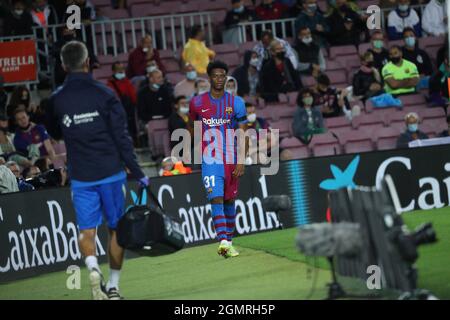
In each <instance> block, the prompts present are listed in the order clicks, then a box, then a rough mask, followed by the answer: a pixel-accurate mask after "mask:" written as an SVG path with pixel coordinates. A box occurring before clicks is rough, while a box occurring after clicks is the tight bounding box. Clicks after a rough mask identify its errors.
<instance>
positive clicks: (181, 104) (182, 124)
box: [169, 96, 194, 149]
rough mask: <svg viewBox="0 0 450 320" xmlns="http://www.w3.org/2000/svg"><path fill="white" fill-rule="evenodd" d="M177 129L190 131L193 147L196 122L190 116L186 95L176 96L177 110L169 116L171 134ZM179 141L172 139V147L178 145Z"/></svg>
mask: <svg viewBox="0 0 450 320" xmlns="http://www.w3.org/2000/svg"><path fill="white" fill-rule="evenodd" d="M177 129H185V130H188V131H189V134H190V137H191V147H192V146H193V145H194V122H193V121H192V119H191V118H190V117H189V102H188V100H187V98H186V97H185V96H177V97H176V98H175V112H174V113H172V114H171V115H170V117H169V132H170V135H172V133H173V132H174V131H175V130H177ZM178 143H180V142H179V141H170V148H171V149H172V148H173V147H174V146H176V145H177V144H178Z"/></svg>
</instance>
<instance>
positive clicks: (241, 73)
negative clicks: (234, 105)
mask: <svg viewBox="0 0 450 320" xmlns="http://www.w3.org/2000/svg"><path fill="white" fill-rule="evenodd" d="M258 62H259V60H258V55H257V54H256V52H254V51H250V50H248V51H246V52H245V53H244V64H243V65H241V66H240V67H238V68H236V70H234V72H233V74H232V77H234V78H235V79H236V81H237V88H238V90H237V94H238V96H241V97H244V96H247V95H248V96H251V97H256V96H257V95H258V94H259V72H258V69H257V67H258Z"/></svg>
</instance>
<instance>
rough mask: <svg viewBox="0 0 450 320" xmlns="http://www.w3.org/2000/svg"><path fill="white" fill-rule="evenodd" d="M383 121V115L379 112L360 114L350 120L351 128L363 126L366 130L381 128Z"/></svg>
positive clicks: (383, 124)
mask: <svg viewBox="0 0 450 320" xmlns="http://www.w3.org/2000/svg"><path fill="white" fill-rule="evenodd" d="M385 123H386V121H385V117H384V115H382V114H379V113H372V114H361V115H360V116H358V117H355V118H353V120H352V126H353V128H355V129H359V127H364V130H365V131H367V132H372V131H373V130H377V129H381V128H382V127H384V126H385Z"/></svg>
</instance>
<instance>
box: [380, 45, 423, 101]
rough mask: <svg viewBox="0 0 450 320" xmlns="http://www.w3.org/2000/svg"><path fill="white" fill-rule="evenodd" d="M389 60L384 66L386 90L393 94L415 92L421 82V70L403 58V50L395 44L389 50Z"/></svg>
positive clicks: (383, 74) (383, 73)
mask: <svg viewBox="0 0 450 320" xmlns="http://www.w3.org/2000/svg"><path fill="white" fill-rule="evenodd" d="M389 59H390V60H391V62H389V63H388V64H387V65H385V66H384V67H383V70H382V72H381V74H382V76H383V81H384V83H385V85H384V91H386V93H390V94H393V95H399V94H405V93H413V92H415V91H416V85H417V84H418V83H419V72H418V71H417V67H416V65H415V64H414V63H412V62H410V61H408V60H405V59H403V54H402V50H401V49H400V47H398V46H393V47H391V48H390V50H389Z"/></svg>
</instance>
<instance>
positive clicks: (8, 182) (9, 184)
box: [0, 165, 19, 194]
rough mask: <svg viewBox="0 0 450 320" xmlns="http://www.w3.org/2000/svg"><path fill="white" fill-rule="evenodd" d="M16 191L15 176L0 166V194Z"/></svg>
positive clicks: (17, 189)
mask: <svg viewBox="0 0 450 320" xmlns="http://www.w3.org/2000/svg"><path fill="white" fill-rule="evenodd" d="M18 191H19V186H18V185H17V179H16V176H15V175H14V174H13V173H12V172H11V170H10V169H9V168H8V167H6V166H4V165H0V194H5V193H11V192H18Z"/></svg>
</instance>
